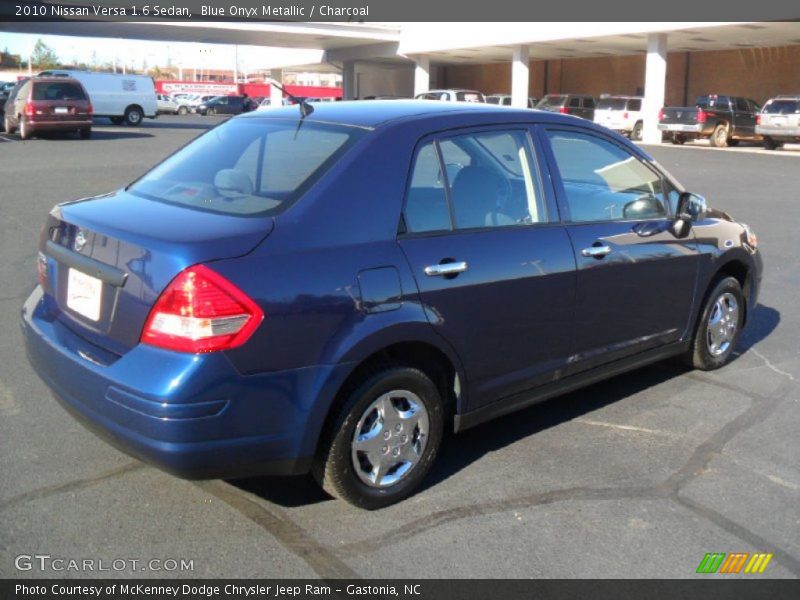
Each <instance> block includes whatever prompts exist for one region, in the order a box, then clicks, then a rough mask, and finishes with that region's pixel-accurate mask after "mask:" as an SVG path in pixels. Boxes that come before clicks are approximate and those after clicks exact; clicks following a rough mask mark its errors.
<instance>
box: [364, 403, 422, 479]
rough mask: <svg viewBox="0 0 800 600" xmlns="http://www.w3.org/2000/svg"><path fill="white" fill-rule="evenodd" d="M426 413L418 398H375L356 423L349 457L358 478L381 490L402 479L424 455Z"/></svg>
mask: <svg viewBox="0 0 800 600" xmlns="http://www.w3.org/2000/svg"><path fill="white" fill-rule="evenodd" d="M429 427H430V423H429V419H428V411H427V410H426V409H425V405H424V404H423V403H422V400H420V398H419V396H417V395H416V394H415V393H413V392H410V391H408V390H393V391H391V392H387V393H385V394H383V395H381V396H379V397H378V399H377V400H375V401H374V402H373V403H372V404H370V405H369V407H367V410H365V411H364V414H363V415H361V418H360V419H359V420H358V424H357V425H356V429H355V433H354V434H353V441H352V443H351V454H352V461H353V469H354V470H355V472H356V475H358V478H359V479H360V480H361V481H362V482H364V483H365V484H367V485H368V486H370V487H374V488H385V487H389V486H391V485H394V484H396V483H397V482H398V481H400V480H401V479H403V478H404V477H406V476H407V475H408V474H409V473H411V471H412V470H413V469H414V467H415V466H416V465H417V463H419V461H420V459H421V458H422V455H423V453H424V452H425V446H426V445H427V442H428V432H429Z"/></svg>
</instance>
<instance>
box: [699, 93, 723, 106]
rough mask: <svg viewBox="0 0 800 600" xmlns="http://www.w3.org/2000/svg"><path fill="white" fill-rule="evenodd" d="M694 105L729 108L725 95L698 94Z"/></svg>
mask: <svg viewBox="0 0 800 600" xmlns="http://www.w3.org/2000/svg"><path fill="white" fill-rule="evenodd" d="M696 105H697V106H699V107H700V108H716V107H722V108H730V100H729V99H728V97H727V96H700V97H699V98H698V99H697V102H696Z"/></svg>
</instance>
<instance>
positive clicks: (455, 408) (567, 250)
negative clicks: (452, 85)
mask: <svg viewBox="0 0 800 600" xmlns="http://www.w3.org/2000/svg"><path fill="white" fill-rule="evenodd" d="M38 266H39V285H38V286H37V287H36V289H35V291H34V292H33V293H32V295H31V296H30V298H29V299H28V300H27V301H26V303H25V305H24V307H23V309H22V328H23V330H24V337H25V340H26V346H27V352H28V356H29V358H30V361H31V363H32V364H33V366H34V367H35V368H36V370H37V372H38V373H39V374H40V376H41V377H42V379H44V381H45V382H46V383H47V384H48V385H49V386H50V387H51V388H52V390H53V392H54V395H55V397H56V398H57V399H58V400H59V402H61V404H63V405H64V406H65V407H66V408H67V409H69V410H70V411H71V412H72V413H73V414H74V415H75V416H76V417H78V418H79V419H80V420H81V421H83V422H84V423H86V424H87V425H88V426H89V427H90V428H91V429H93V430H94V431H95V432H97V433H98V434H99V435H101V436H102V437H104V438H106V439H107V440H108V441H110V442H111V443H112V444H114V445H116V446H118V447H120V448H121V449H123V450H124V451H126V452H129V453H130V454H132V455H134V456H137V457H139V458H141V459H142V460H145V461H147V462H150V463H153V464H155V465H157V466H159V467H161V468H163V469H166V470H167V471H170V472H173V473H175V474H178V475H181V476H185V477H191V478H201V477H234V476H240V475H248V474H268V473H272V474H276V473H282V474H289V473H304V472H308V471H311V472H313V474H314V475H315V477H316V478H317V479H318V481H319V482H320V483H321V484H322V486H323V487H324V488H325V489H326V490H327V491H328V492H330V493H331V494H333V495H335V496H338V497H340V498H344V499H345V500H347V501H349V502H351V503H353V504H356V505H358V506H361V507H365V508H378V507H381V506H385V505H387V504H390V503H392V502H396V501H398V500H400V499H402V498H404V497H406V496H408V495H409V494H411V493H412V491H413V490H414V489H415V488H416V487H417V486H419V485H420V483H421V482H422V480H423V478H424V477H425V475H426V474H427V473H428V471H429V470H430V468H431V465H432V464H433V462H434V459H435V458H436V455H437V452H438V451H439V447H440V444H441V441H442V436H443V433H444V431H445V428H451V429H454V430H455V431H460V430H463V429H465V428H468V427H472V426H474V425H477V424H479V423H482V422H484V421H486V420H488V419H491V418H493V417H497V416H499V415H503V414H506V413H508V412H511V411H513V410H516V409H519V408H521V407H524V406H527V405H529V404H531V403H533V402H536V401H538V400H542V399H545V398H549V397H552V396H555V395H558V394H561V393H564V392H567V391H569V390H573V389H576V388H578V387H580V386H583V385H586V384H589V383H592V382H595V381H598V380H599V379H602V378H604V377H608V376H611V375H615V374H618V373H621V372H623V371H626V370H629V369H633V368H636V367H639V366H641V365H644V364H647V363H650V362H653V361H656V360H659V359H663V358H666V357H669V356H673V355H683V356H684V357H685V359H686V360H687V361H688V362H689V363H690V364H692V365H694V366H695V367H697V368H700V369H714V368H717V367H720V366H722V365H724V364H725V363H726V362H727V361H728V360H729V358H730V357H731V353H732V351H733V349H734V347H735V345H736V342H737V339H738V337H739V333H740V331H741V329H742V327H743V326H744V324H745V322H746V319H747V316H748V312H749V311H751V310H752V308H753V307H754V306H755V303H756V297H757V294H758V289H759V284H760V280H761V271H762V263H761V257H760V254H759V251H758V250H757V240H756V237H755V235H754V234H753V233H752V232H751V231H750V230H749V228H748V227H747V226H746V225H742V224H740V223H736V222H735V221H733V220H732V219H731V217H729V216H728V215H726V214H724V213H722V212H717V211H714V210H712V209H709V208H707V207H706V205H705V202H704V200H703V199H702V198H701V197H699V196H696V195H693V194H690V193H687V192H686V191H684V190H683V188H682V187H681V186H680V184H679V183H677V182H676V181H675V180H674V179H673V178H672V177H671V176H670V175H669V174H667V173H666V172H665V171H664V170H663V169H661V168H660V167H659V166H658V165H657V164H655V163H654V162H653V160H652V159H651V158H650V157H649V156H647V155H646V154H645V153H644V152H642V151H641V150H640V149H638V148H636V147H635V146H633V145H632V144H631V143H630V142H628V141H626V140H625V139H623V138H622V137H620V136H617V135H616V134H613V133H611V132H609V131H608V130H606V129H603V128H601V127H598V126H596V125H594V124H592V123H590V122H587V121H585V120H582V119H578V118H575V117H570V116H564V115H558V114H552V113H545V112H540V111H529V110H514V109H509V108H503V107H492V106H486V105H475V104H466V103H461V104H458V103H452V104H447V103H441V102H422V101H387V102H382V101H375V102H360V103H359V102H342V103H331V104H325V105H322V104H320V105H317V106H316V107H315V108H311V107H310V106H309V105H306V104H301V105H300V106H299V107H298V106H288V107H283V108H276V109H273V110H269V111H260V112H258V113H252V114H248V115H245V116H242V117H238V118H234V119H231V120H230V121H228V122H226V123H224V124H222V125H220V126H218V127H215V128H214V129H212V130H211V131H209V132H207V133H205V134H204V135H202V136H201V137H199V138H198V139H197V140H195V141H194V142H192V143H191V144H189V145H188V146H186V147H185V148H183V149H182V150H180V151H178V152H177V153H176V154H174V155H173V156H171V157H170V158H168V159H167V160H166V161H164V162H163V163H162V164H161V165H159V166H157V167H156V168H155V169H153V170H152V171H150V172H149V173H147V174H146V175H144V176H143V177H142V178H141V179H139V180H137V181H135V182H134V183H132V184H131V185H129V186H128V187H126V188H124V189H121V190H118V191H116V192H114V193H111V194H108V195H105V196H99V197H96V198H87V199H83V200H78V201H74V202H66V203H64V204H60V205H58V206H56V207H55V208H54V209H53V210H52V212H51V213H50V216H49V218H48V219H47V222H46V224H45V226H44V228H43V230H42V236H41V241H40V246H39V259H38ZM454 443H456V444H457V443H458V441H457V440H455V441H454Z"/></svg>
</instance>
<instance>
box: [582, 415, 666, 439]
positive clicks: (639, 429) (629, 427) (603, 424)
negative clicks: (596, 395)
mask: <svg viewBox="0 0 800 600" xmlns="http://www.w3.org/2000/svg"><path fill="white" fill-rule="evenodd" d="M575 422H576V423H583V424H584V425H595V426H597V427H610V428H611V429H622V430H623V431H637V432H639V433H652V434H654V435H666V436H673V435H674V434H672V433H669V432H667V431H659V430H658V429H647V428H646V427H634V426H633V425H618V424H617V423H606V422H605V421H590V420H588V419H575Z"/></svg>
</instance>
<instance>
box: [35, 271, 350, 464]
mask: <svg viewBox="0 0 800 600" xmlns="http://www.w3.org/2000/svg"><path fill="white" fill-rule="evenodd" d="M55 310H57V309H52V308H51V307H49V303H48V298H47V297H45V296H44V295H43V293H42V291H41V288H40V287H38V286H37V288H36V289H35V290H34V292H33V293H32V294H31V296H30V297H29V298H28V300H27V301H26V303H25V305H24V306H23V309H22V320H21V326H22V331H23V336H24V339H25V346H26V351H27V355H28V360H29V361H30V363H31V365H32V366H33V367H34V369H35V370H36V372H37V374H38V375H39V376H40V377H41V378H42V380H43V381H44V382H45V383H46V384H47V385H48V387H49V388H50V389H51V390H52V392H53V395H54V396H55V398H56V399H57V400H58V402H59V403H60V404H62V405H63V406H64V407H65V408H66V409H67V410H68V411H69V412H70V413H72V414H73V415H74V416H75V417H76V418H77V419H78V420H79V421H81V422H82V423H84V424H85V425H86V426H87V427H88V428H89V429H90V430H92V431H93V432H95V433H96V434H97V435H99V436H100V437H101V438H103V439H105V440H106V441H108V442H109V443H111V444H112V445H114V446H116V447H117V448H119V449H120V450H122V451H124V452H126V453H128V454H130V455H132V456H135V457H137V458H139V459H141V460H143V461H145V462H147V463H150V464H153V465H155V466H157V467H159V468H161V469H163V470H165V471H168V472H170V473H173V474H175V475H178V476H180V477H185V478H189V479H206V478H217V477H223V478H230V477H241V476H248V475H266V474H271V475H272V474H274V475H279V474H280V475H283V474H297V473H304V472H307V471H308V470H309V468H310V465H311V460H312V457H313V455H314V452H315V449H316V443H317V439H318V437H319V433H320V431H321V428H322V425H323V423H324V419H325V416H326V415H327V410H328V408H329V406H330V403H331V402H332V400H333V398H334V397H335V394H336V391H337V390H338V388H339V386H340V385H341V383H342V382H343V380H344V377H345V376H346V374H347V372H349V368H348V366H347V365H339V366H335V367H334V366H330V365H320V366H314V367H307V368H302V369H295V370H290V371H281V372H272V373H260V374H254V375H243V374H241V373H239V372H237V371H236V370H235V369H234V368H233V366H232V365H231V363H230V362H229V361H228V359H227V358H226V357H225V355H224V354H223V353H210V354H205V355H192V354H183V353H176V352H169V351H165V350H161V349H158V348H154V347H150V346H146V345H138V346H136V347H134V348H132V349H131V350H130V351H128V352H127V353H126V354H125V355H124V356H121V357H115V356H114V355H110V354H109V353H108V352H106V351H104V350H103V349H101V348H98V347H97V346H93V345H91V344H90V343H89V342H87V341H86V340H84V339H83V338H81V337H80V336H78V335H76V334H75V333H73V332H72V331H71V330H70V329H69V328H68V327H67V326H65V325H64V324H63V323H61V321H59V320H58V319H56V318H54V311H55Z"/></svg>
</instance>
